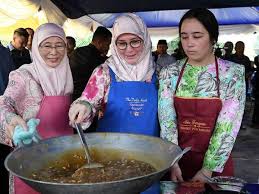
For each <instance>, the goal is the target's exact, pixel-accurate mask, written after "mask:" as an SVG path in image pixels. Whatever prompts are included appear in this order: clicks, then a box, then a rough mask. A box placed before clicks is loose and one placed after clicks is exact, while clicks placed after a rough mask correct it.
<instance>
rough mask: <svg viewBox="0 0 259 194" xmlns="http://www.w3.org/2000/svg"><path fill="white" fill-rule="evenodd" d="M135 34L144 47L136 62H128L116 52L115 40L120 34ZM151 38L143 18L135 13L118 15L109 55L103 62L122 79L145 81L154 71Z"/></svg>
mask: <svg viewBox="0 0 259 194" xmlns="http://www.w3.org/2000/svg"><path fill="white" fill-rule="evenodd" d="M125 33H130V34H134V35H137V36H138V37H140V38H141V39H142V40H143V41H144V44H143V45H144V48H143V51H142V53H141V56H140V58H139V60H138V61H137V63H136V64H128V63H127V62H126V61H125V60H124V59H123V58H122V57H121V56H120V55H119V53H118V50H117V47H116V40H117V38H118V37H119V36H120V35H121V34H125ZM151 50H152V45H151V39H150V36H149V34H148V31H147V27H146V25H145V23H144V22H143V20H142V19H141V18H140V17H138V16H137V15H135V14H132V13H128V14H125V15H122V16H120V17H118V18H117V19H116V20H115V22H114V24H113V36H112V43H111V57H110V58H109V59H108V60H106V62H105V63H107V65H108V66H109V67H110V68H111V69H112V71H113V72H114V73H115V74H116V75H117V76H118V77H119V78H120V79H121V80H123V81H146V80H150V79H151V78H152V75H153V73H154V72H155V63H154V61H153V58H152V53H151Z"/></svg>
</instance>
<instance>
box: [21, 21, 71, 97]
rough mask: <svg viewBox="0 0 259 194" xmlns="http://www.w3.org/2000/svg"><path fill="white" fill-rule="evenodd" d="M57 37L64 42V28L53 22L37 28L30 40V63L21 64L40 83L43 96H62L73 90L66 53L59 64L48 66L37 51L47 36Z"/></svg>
mask: <svg viewBox="0 0 259 194" xmlns="http://www.w3.org/2000/svg"><path fill="white" fill-rule="evenodd" d="M53 36H56V37H59V38H61V39H62V40H63V41H64V43H66V35H65V32H64V30H63V29H62V28H61V27H60V26H58V25H56V24H53V23H46V24H43V25H41V26H39V27H38V28H37V30H36V31H35V34H34V36H33V41H32V61H33V62H32V63H31V64H27V65H23V66H21V69H22V68H23V69H27V70H28V71H29V72H30V73H31V74H32V76H33V78H34V79H35V80H36V81H37V82H38V83H39V84H40V85H41V87H42V89H43V92H44V95H45V96H64V95H70V94H72V92H73V78H72V73H71V70H70V66H69V60H68V57H67V53H65V55H64V58H63V59H62V61H61V62H60V64H59V65H58V66H57V67H55V68H52V67H49V66H48V65H47V64H46V62H45V61H44V60H43V58H42V57H41V55H40V53H39V45H40V43H41V42H42V41H44V40H45V39H47V38H49V37H53Z"/></svg>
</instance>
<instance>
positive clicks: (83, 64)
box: [69, 26, 112, 100]
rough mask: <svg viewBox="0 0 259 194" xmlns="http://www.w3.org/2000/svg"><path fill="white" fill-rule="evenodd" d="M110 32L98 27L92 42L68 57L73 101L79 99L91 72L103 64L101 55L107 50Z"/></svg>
mask: <svg viewBox="0 0 259 194" xmlns="http://www.w3.org/2000/svg"><path fill="white" fill-rule="evenodd" d="M111 37H112V34H111V32H110V31H109V30H108V29H107V28H105V27H102V26H99V27H98V28H97V29H96V31H95V32H94V34H93V39H92V42H91V43H90V44H89V45H87V46H84V47H79V48H77V49H75V50H74V51H73V53H72V54H71V56H70V60H69V63H70V66H71V71H72V75H73V81H74V93H73V100H76V99H77V98H79V97H80V96H81V94H82V92H83V90H84V89H85V86H86V84H87V82H88V80H89V78H90V77H91V75H92V72H93V70H94V69H95V68H96V67H97V66H98V65H101V64H102V63H104V61H105V59H106V58H105V57H103V56H102V53H104V52H105V51H107V50H109V46H110V44H111Z"/></svg>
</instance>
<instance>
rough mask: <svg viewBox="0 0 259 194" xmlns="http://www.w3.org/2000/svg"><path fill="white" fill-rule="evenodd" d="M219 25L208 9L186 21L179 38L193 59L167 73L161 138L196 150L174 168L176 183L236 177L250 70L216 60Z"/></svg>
mask: <svg viewBox="0 0 259 194" xmlns="http://www.w3.org/2000/svg"><path fill="white" fill-rule="evenodd" d="M218 34H219V31H218V22H217V20H216V18H215V16H214V15H213V13H212V12H211V11H209V10H208V9H205V8H197V9H191V10H189V11H188V12H186V14H185V15H184V16H183V17H182V19H181V21H180V24H179V36H180V39H181V44H182V47H183V50H184V52H185V54H186V55H187V58H185V59H183V60H179V61H177V62H176V63H174V64H171V65H169V66H168V67H166V68H164V69H162V71H161V73H160V76H159V102H158V114H159V121H160V126H161V137H162V138H165V139H167V140H169V141H171V142H173V143H176V144H178V145H179V146H180V147H181V148H182V149H183V148H185V147H189V146H190V147H192V149H191V151H190V152H188V153H187V154H185V155H184V156H183V158H182V159H181V160H180V161H179V163H178V164H176V165H174V166H173V168H172V169H171V179H172V180H173V181H176V182H178V181H188V180H192V181H202V182H206V181H207V180H208V179H207V177H211V176H216V175H226V176H233V171H234V170H233V162H232V158H231V150H232V148H233V145H234V142H235V139H236V136H237V134H238V131H239V128H240V125H241V121H242V116H243V112H244V105H245V77H244V67H243V66H241V65H239V64H234V63H233V62H229V61H224V60H222V59H220V58H217V57H216V56H215V55H214V45H215V44H216V42H217V40H218Z"/></svg>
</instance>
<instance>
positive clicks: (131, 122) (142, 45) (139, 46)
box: [69, 14, 159, 194]
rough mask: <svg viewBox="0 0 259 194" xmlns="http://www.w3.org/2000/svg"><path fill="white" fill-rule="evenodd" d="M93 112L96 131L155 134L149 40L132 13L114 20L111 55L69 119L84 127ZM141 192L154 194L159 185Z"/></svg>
mask: <svg viewBox="0 0 259 194" xmlns="http://www.w3.org/2000/svg"><path fill="white" fill-rule="evenodd" d="M97 113H99V121H98V128H97V131H99V132H125V133H136V134H145V135H151V136H159V127H158V119H157V85H156V75H155V63H154V62H153V59H152V55H151V39H150V36H149V34H148V32H147V27H146V25H145V24H144V22H143V21H142V20H141V19H140V18H139V17H138V16H136V15H134V14H125V15H122V16H120V17H118V18H117V19H116V20H115V23H114V25H113V37H112V43H111V57H110V58H108V59H107V60H106V61H105V63H104V64H102V65H100V66H99V67H97V68H96V69H95V71H94V72H93V74H92V76H91V78H90V79H89V81H88V83H87V85H86V88H85V90H84V91H83V93H82V96H81V97H80V98H79V99H77V100H76V101H75V102H74V103H73V104H72V106H71V108H70V110H69V118H70V122H71V123H82V125H83V127H84V128H87V127H88V126H89V125H90V124H91V122H92V119H93V118H94V116H95V115H96V114H97ZM144 193H145V194H158V193H159V184H158V183H157V184H155V185H153V186H152V187H150V188H149V189H148V190H146V191H145V192H144Z"/></svg>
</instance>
